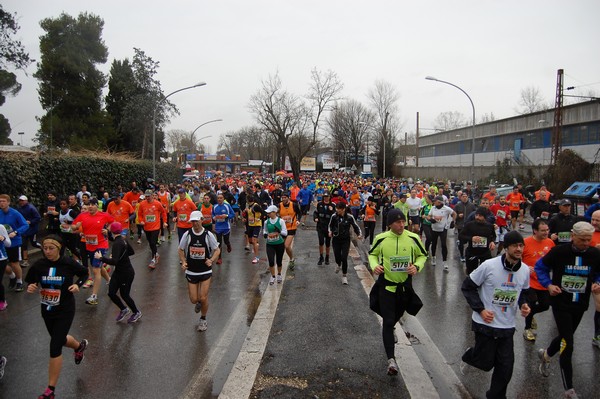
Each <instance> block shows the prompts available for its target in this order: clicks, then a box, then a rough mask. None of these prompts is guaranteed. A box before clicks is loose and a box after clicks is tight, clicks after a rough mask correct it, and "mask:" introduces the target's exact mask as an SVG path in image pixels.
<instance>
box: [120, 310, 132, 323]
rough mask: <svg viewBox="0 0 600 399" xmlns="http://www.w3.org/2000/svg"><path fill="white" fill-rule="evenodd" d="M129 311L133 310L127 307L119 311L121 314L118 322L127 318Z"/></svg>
mask: <svg viewBox="0 0 600 399" xmlns="http://www.w3.org/2000/svg"><path fill="white" fill-rule="evenodd" d="M129 313H131V310H129V308H125V309H123V310H121V311H120V312H119V315H118V316H117V323H118V322H120V321H123V320H125V318H126V317H127V316H129Z"/></svg>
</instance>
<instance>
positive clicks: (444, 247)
mask: <svg viewBox="0 0 600 399" xmlns="http://www.w3.org/2000/svg"><path fill="white" fill-rule="evenodd" d="M447 236H448V230H446V229H444V231H434V230H431V256H435V250H436V249H437V242H438V237H439V238H440V240H441V241H442V260H443V261H444V262H445V261H446V259H448V246H447V245H446V244H447V243H446V241H447V239H446V238H447Z"/></svg>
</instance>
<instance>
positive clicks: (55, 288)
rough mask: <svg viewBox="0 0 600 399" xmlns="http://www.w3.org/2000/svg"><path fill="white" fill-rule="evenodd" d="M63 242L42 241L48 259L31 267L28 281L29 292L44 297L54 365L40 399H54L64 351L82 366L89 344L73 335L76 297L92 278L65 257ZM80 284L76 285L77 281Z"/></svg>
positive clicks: (56, 238)
mask: <svg viewBox="0 0 600 399" xmlns="http://www.w3.org/2000/svg"><path fill="white" fill-rule="evenodd" d="M62 247H63V241H62V239H61V238H60V237H59V236H57V235H53V234H51V235H49V236H47V237H46V238H44V240H43V241H42V251H43V255H44V257H43V258H42V259H40V260H38V261H37V262H35V263H34V264H33V266H31V269H30V270H29V272H28V273H27V277H25V281H26V282H27V284H28V285H27V292H28V293H30V294H33V293H35V292H39V293H40V302H41V309H42V318H43V319H44V323H45V324H46V329H47V330H48V333H49V334H50V362H49V366H48V388H46V390H45V391H44V393H42V394H41V395H40V396H39V398H38V399H47V398H54V393H55V389H56V384H57V383H58V377H59V376H60V370H61V368H62V361H63V357H62V348H63V346H66V347H68V348H71V349H73V350H74V351H75V353H74V356H75V364H79V363H81V362H82V360H83V358H84V355H83V352H84V351H85V350H86V348H87V345H88V341H87V340H86V339H83V340H81V342H80V341H77V340H76V339H75V338H73V337H72V336H71V335H69V329H70V328H71V323H72V322H73V318H74V317H75V297H74V296H73V294H75V293H77V292H79V287H81V286H82V285H83V283H84V282H85V281H86V279H87V277H88V271H87V268H85V267H83V266H81V265H80V264H79V263H77V262H75V261H74V260H73V259H71V258H69V257H68V256H63V255H61V249H62ZM75 276H77V277H78V280H77V282H76V283H75V284H74V283H73V278H74V277H75Z"/></svg>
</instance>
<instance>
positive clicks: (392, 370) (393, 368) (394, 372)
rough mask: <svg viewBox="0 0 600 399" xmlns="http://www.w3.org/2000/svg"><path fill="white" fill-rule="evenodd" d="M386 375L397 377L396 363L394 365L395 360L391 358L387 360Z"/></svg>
mask: <svg viewBox="0 0 600 399" xmlns="http://www.w3.org/2000/svg"><path fill="white" fill-rule="evenodd" d="M387 374H388V375H398V363H396V359H394V358H393V357H391V358H389V359H388V367H387Z"/></svg>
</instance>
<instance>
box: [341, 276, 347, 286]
mask: <svg viewBox="0 0 600 399" xmlns="http://www.w3.org/2000/svg"><path fill="white" fill-rule="evenodd" d="M342 285H348V277H346V276H344V277H342Z"/></svg>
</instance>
